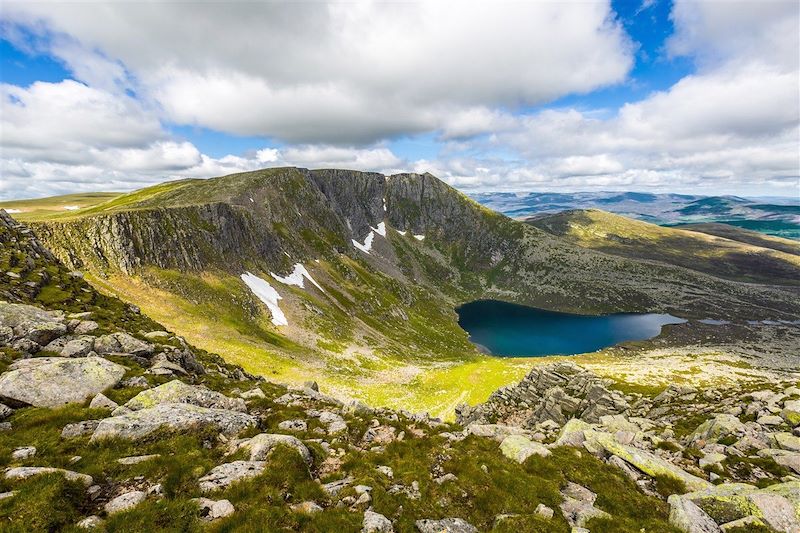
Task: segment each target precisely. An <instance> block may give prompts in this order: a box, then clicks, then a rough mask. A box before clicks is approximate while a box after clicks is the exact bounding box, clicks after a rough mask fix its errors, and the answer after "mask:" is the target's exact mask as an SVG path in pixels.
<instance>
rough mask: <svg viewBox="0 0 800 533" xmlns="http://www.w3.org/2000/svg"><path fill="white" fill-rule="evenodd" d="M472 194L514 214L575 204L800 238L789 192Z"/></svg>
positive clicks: (799, 206)
mask: <svg viewBox="0 0 800 533" xmlns="http://www.w3.org/2000/svg"><path fill="white" fill-rule="evenodd" d="M472 198H474V199H475V200H476V201H478V202H480V203H481V204H483V205H485V206H487V207H489V208H491V209H494V210H496V211H499V212H501V213H504V214H506V215H508V216H510V217H515V218H527V217H530V216H535V215H538V214H542V213H547V214H552V213H556V212H560V211H567V210H573V209H601V210H603V211H609V212H612V213H615V214H618V215H624V216H627V217H631V218H636V219H639V220H643V221H645V222H652V223H654V224H661V225H676V224H687V223H725V224H728V225H732V226H736V227H741V228H744V229H748V230H752V231H757V232H760V233H764V234H768V235H774V236H778V237H783V238H789V239H793V240H800V218H798V215H800V203H798V202H797V200H796V199H791V198H756V199H748V198H741V197H738V196H697V195H687V194H653V193H641V192H625V193H616V192H575V193H535V192H532V193H520V194H516V193H501V192H486V193H476V194H473V195H472Z"/></svg>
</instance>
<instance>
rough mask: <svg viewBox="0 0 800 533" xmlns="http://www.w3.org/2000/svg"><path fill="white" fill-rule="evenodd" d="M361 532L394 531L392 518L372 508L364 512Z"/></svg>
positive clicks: (391, 532) (387, 532)
mask: <svg viewBox="0 0 800 533" xmlns="http://www.w3.org/2000/svg"><path fill="white" fill-rule="evenodd" d="M361 533H394V527H393V526H392V522H391V520H389V519H388V518H386V517H385V516H383V515H382V514H380V513H376V512H374V511H372V510H369V509H368V510H366V511H365V512H364V521H363V522H362V525H361Z"/></svg>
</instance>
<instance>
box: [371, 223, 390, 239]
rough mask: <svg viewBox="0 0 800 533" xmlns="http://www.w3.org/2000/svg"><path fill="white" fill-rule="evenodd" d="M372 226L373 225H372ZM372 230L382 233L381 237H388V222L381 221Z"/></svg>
mask: <svg viewBox="0 0 800 533" xmlns="http://www.w3.org/2000/svg"><path fill="white" fill-rule="evenodd" d="M370 227H371V228H372V226H370ZM372 231H374V232H375V233H377V234H378V235H380V236H381V237H386V223H385V222H381V223H380V224H378V227H377V228H372Z"/></svg>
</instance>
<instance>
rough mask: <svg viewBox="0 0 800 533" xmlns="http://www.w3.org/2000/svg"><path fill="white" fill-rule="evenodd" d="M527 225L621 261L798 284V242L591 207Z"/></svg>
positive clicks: (731, 278) (539, 217) (723, 226)
mask: <svg viewBox="0 0 800 533" xmlns="http://www.w3.org/2000/svg"><path fill="white" fill-rule="evenodd" d="M528 223H529V224H531V225H533V226H535V227H537V228H539V229H542V230H544V231H547V232H548V233H551V234H553V235H556V236H558V237H563V238H565V239H568V240H569V241H570V242H573V243H575V244H577V245H579V246H582V247H584V248H589V249H592V250H597V251H601V252H605V253H609V254H614V255H619V256H622V257H627V258H637V259H648V260H653V261H659V262H661V263H665V264H670V265H676V266H681V267H684V268H689V269H692V270H696V271H698V272H705V273H707V274H711V275H713V276H716V277H720V278H724V279H730V280H734V281H745V282H753V283H777V284H783V285H800V277H798V272H799V271H800V270H799V269H800V243H798V244H795V243H794V241H790V240H787V239H778V238H775V237H767V236H764V235H759V234H758V233H753V232H749V231H746V230H740V229H738V228H734V227H731V226H725V225H724V224H714V225H711V226H712V227H713V228H716V231H717V233H716V234H713V233H705V232H700V231H689V230H687V229H680V228H674V227H663V226H658V225H655V224H650V223H647V222H642V221H640V220H633V219H630V218H626V217H623V216H619V215H614V214H612V213H607V212H604V211H599V210H594V209H589V210H572V211H563V212H561V213H558V214H555V215H539V216H537V217H533V218H530V219H528ZM713 228H712V229H713ZM721 234H724V235H721ZM756 243H758V244H756Z"/></svg>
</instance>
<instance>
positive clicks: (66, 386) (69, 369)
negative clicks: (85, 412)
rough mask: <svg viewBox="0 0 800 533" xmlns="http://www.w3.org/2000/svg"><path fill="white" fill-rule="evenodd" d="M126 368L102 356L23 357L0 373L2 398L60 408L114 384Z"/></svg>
mask: <svg viewBox="0 0 800 533" xmlns="http://www.w3.org/2000/svg"><path fill="white" fill-rule="evenodd" d="M124 375H125V367H124V366H122V365H118V364H117V363H113V362H111V361H108V360H106V359H103V358H101V357H83V358H78V359H67V358H60V357H38V358H34V359H20V360H18V361H16V362H14V363H13V364H12V365H11V366H9V370H8V371H7V372H5V373H3V374H2V375H0V398H2V399H3V400H4V401H6V402H8V403H10V404H12V405H33V406H35V407H57V406H61V405H66V404H68V403H74V402H83V401H84V400H87V399H88V398H91V397H93V396H95V395H96V394H98V393H100V392H102V391H104V390H105V389H107V388H109V387H113V386H114V385H116V384H117V383H119V381H120V379H122V376H124Z"/></svg>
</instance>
